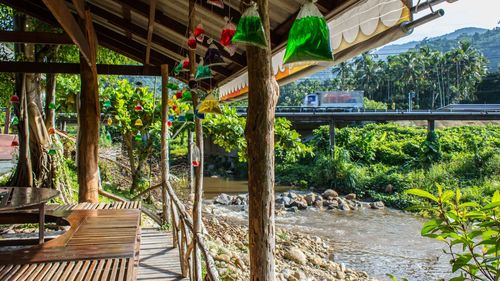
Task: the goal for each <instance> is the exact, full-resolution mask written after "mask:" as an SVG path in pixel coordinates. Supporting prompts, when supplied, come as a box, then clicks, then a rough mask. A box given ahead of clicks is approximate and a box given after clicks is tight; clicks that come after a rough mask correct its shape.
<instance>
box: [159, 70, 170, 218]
mask: <svg viewBox="0 0 500 281" xmlns="http://www.w3.org/2000/svg"><path fill="white" fill-rule="evenodd" d="M167 85H168V65H167V64H162V65H161V185H162V186H161V198H162V223H163V224H167V223H168V222H169V221H168V220H169V219H170V198H169V196H168V194H167V181H168V179H169V174H170V171H169V169H170V167H169V163H168V161H169V160H168V125H167V122H168V88H167Z"/></svg>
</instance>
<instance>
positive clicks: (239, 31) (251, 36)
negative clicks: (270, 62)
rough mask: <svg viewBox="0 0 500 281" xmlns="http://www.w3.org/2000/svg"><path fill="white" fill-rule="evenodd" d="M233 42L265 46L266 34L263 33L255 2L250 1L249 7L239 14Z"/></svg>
mask: <svg viewBox="0 0 500 281" xmlns="http://www.w3.org/2000/svg"><path fill="white" fill-rule="evenodd" d="M233 42H235V43H241V44H246V45H252V46H257V47H260V48H266V47H267V40H266V35H265V34H264V26H263V25H262V20H261V19H260V15H259V11H258V9H257V3H255V2H253V1H252V2H251V4H250V7H249V8H248V9H246V10H245V12H244V13H243V14H242V15H241V18H240V21H239V22H238V27H237V28H236V33H235V34H234V37H233Z"/></svg>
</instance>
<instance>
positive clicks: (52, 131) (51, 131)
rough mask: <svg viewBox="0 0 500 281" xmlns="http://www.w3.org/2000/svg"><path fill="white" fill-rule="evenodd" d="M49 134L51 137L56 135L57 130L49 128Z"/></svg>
mask: <svg viewBox="0 0 500 281" xmlns="http://www.w3.org/2000/svg"><path fill="white" fill-rule="evenodd" d="M47 132H48V133H49V135H55V133H56V129H54V128H53V127H51V128H49V129H48V130H47Z"/></svg>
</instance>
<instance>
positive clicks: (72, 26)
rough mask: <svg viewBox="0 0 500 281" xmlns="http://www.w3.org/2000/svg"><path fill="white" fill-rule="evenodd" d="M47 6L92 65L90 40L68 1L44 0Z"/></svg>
mask: <svg viewBox="0 0 500 281" xmlns="http://www.w3.org/2000/svg"><path fill="white" fill-rule="evenodd" d="M42 1H43V3H45V6H47V8H48V9H49V10H50V12H51V13H52V15H53V16H54V17H55V18H56V20H57V22H59V24H60V25H61V27H62V28H63V29H64V31H66V33H67V34H68V35H69V37H70V38H71V40H73V42H74V43H75V44H76V45H77V46H78V48H79V49H80V52H81V53H82V56H83V57H84V58H85V60H86V61H87V63H88V65H89V66H91V65H92V56H91V53H90V46H89V42H87V39H86V38H85V35H84V33H83V31H82V29H81V28H80V25H79V24H78V23H77V22H76V20H75V18H74V17H73V15H72V14H71V12H70V10H69V9H68V6H67V5H66V2H65V1H64V0H42Z"/></svg>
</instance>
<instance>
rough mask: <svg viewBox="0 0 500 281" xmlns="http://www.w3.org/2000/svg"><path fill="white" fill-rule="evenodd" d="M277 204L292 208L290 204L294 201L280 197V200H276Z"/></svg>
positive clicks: (286, 197)
mask: <svg viewBox="0 0 500 281" xmlns="http://www.w3.org/2000/svg"><path fill="white" fill-rule="evenodd" d="M275 203H276V204H279V205H283V207H286V208H288V207H290V204H291V203H292V199H291V198H290V197H288V196H283V195H282V196H280V197H278V198H276V200H275Z"/></svg>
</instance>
